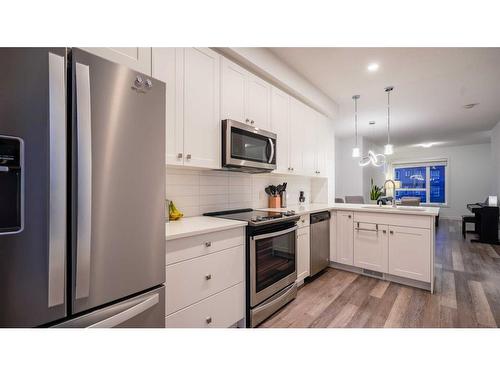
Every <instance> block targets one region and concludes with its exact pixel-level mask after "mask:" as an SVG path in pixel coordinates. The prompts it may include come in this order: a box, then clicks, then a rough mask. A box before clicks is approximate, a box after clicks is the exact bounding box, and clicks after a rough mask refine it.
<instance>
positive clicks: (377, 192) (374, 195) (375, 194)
mask: <svg viewBox="0 0 500 375" xmlns="http://www.w3.org/2000/svg"><path fill="white" fill-rule="evenodd" d="M382 190H383V188H382V186H377V185H375V184H374V183H373V178H372V179H371V189H370V199H371V200H372V201H376V200H377V199H379V198H380V197H381V196H382Z"/></svg>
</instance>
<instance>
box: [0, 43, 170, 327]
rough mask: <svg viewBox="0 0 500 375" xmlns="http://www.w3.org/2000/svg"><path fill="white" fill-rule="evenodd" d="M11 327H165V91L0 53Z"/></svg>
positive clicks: (1, 313) (0, 299)
mask: <svg viewBox="0 0 500 375" xmlns="http://www.w3.org/2000/svg"><path fill="white" fill-rule="evenodd" d="M0 71H1V72H2V75H3V78H2V80H1V81H0V327H40V326H42V327H43V326H59V327H163V326H164V322H165V302H164V299H165V297H164V287H163V286H162V284H163V283H164V281H165V206H164V199H165V85H164V84H163V83H162V82H160V81H157V80H155V79H153V78H151V77H149V76H146V75H144V74H141V73H138V72H135V71H132V70H130V69H128V68H127V67H125V66H121V65H118V64H115V63H112V62H110V61H107V60H104V59H102V58H100V57H97V56H94V55H92V54H89V53H87V52H85V51H83V50H80V49H76V48H73V49H67V48H17V49H16V48H0Z"/></svg>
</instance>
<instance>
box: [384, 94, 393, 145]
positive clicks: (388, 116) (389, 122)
mask: <svg viewBox="0 0 500 375" xmlns="http://www.w3.org/2000/svg"><path fill="white" fill-rule="evenodd" d="M393 89H394V86H387V87H386V88H385V92H386V93H387V144H386V145H385V146H384V154H385V155H392V154H394V146H393V145H392V144H391V91H392V90H393Z"/></svg>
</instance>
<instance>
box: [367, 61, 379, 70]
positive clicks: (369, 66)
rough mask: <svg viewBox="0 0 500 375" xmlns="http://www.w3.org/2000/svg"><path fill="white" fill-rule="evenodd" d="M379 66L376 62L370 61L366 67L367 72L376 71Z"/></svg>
mask: <svg viewBox="0 0 500 375" xmlns="http://www.w3.org/2000/svg"><path fill="white" fill-rule="evenodd" d="M378 68H379V65H378V64H377V63H371V64H369V65H368V67H367V69H368V71H369V72H376V71H377V70H378Z"/></svg>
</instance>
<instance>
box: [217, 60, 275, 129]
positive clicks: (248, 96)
mask: <svg viewBox="0 0 500 375" xmlns="http://www.w3.org/2000/svg"><path fill="white" fill-rule="evenodd" d="M221 90H222V92H221V98H222V113H221V118H222V119H231V120H236V121H239V122H242V123H244V124H248V125H252V126H255V127H257V128H261V129H265V130H271V85H270V84H268V83H267V82H265V81H264V80H262V79H260V78H259V77H257V76H256V75H254V74H252V73H250V72H248V71H247V70H245V69H243V68H242V67H241V66H239V65H237V64H235V63H233V62H231V61H229V60H227V59H225V58H223V59H222V88H221Z"/></svg>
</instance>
